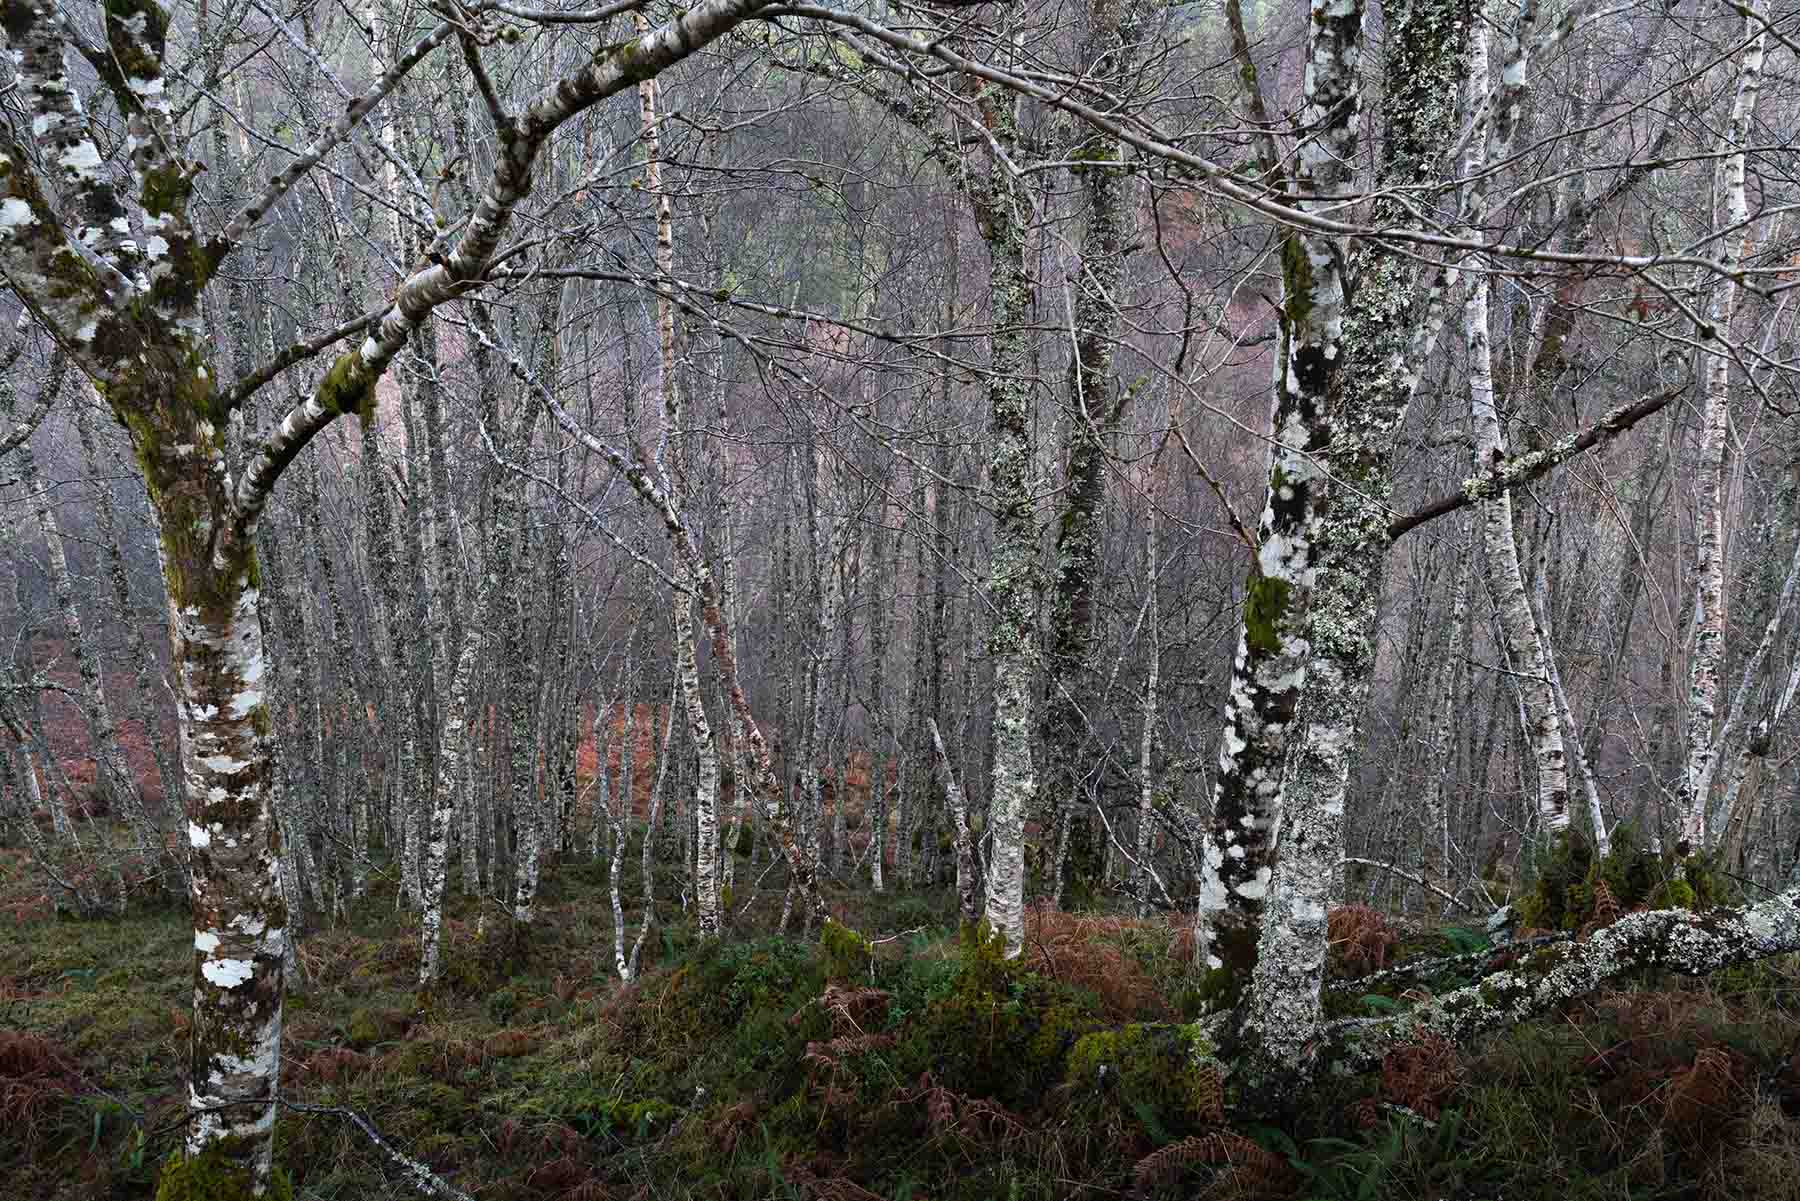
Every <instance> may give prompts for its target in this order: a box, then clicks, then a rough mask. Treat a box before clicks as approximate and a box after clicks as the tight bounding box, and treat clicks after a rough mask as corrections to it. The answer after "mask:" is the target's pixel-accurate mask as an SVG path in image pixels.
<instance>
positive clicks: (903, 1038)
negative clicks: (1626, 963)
mask: <svg viewBox="0 0 1800 1201" xmlns="http://www.w3.org/2000/svg"><path fill="white" fill-rule="evenodd" d="M628 862H630V863H633V864H635V862H636V855H635V853H633V854H631V855H630V857H629V858H628ZM741 874H742V873H741V872H740V875H741ZM667 883H668V884H670V885H673V883H674V881H673V878H671V879H670V880H669V881H667ZM630 885H631V887H630V892H631V894H632V895H635V894H636V892H637V884H636V880H635V873H634V874H633V877H632V878H631V880H630ZM36 890H37V884H36V881H35V879H34V877H33V876H32V874H31V872H30V868H29V866H28V865H27V864H25V863H24V861H23V859H22V858H21V857H20V856H19V855H17V854H16V853H15V852H0V899H4V900H5V901H6V902H7V903H8V907H7V908H6V910H5V913H6V914H7V916H4V917H0V1181H4V1185H3V1186H0V1193H3V1194H4V1195H5V1196H6V1197H7V1198H8V1199H9V1201H11V1199H13V1198H17V1199H18V1201H28V1199H30V1201H37V1199H46V1201H47V1199H51V1198H54V1199H57V1201H73V1199H76V1198H150V1197H152V1196H153V1195H154V1190H155V1178H156V1173H157V1168H158V1165H159V1164H160V1163H162V1162H163V1161H164V1160H165V1159H166V1158H167V1157H168V1156H169V1154H170V1153H171V1152H172V1151H173V1150H175V1148H176V1147H177V1145H178V1140H179V1135H180V1129H181V1125H180V1123H181V1117H182V1097H183V1090H182V1085H181V1072H182V1069H183V1063H184V1058H185V1031H186V1023H187V1016H186V1008H187V1004H188V998H189V992H190V989H189V986H188V983H187V970H188V964H189V947H190V945H191V943H190V939H191V934H190V932H189V930H188V927H187V920H186V917H185V915H184V914H182V913H180V912H178V911H175V910H168V909H163V910H148V911H144V912H133V913H132V914H130V915H128V916H127V917H125V918H123V919H91V920H80V921H77V920H71V919H56V918H52V917H51V916H49V915H48V913H47V912H45V911H44V909H43V908H42V907H38V908H35V909H34V908H33V907H31V906H30V905H29V904H27V903H26V902H25V900H21V898H28V897H29V895H30V894H32V893H33V892H34V891H36ZM672 891H673V889H672V887H671V888H670V889H669V890H667V891H665V893H664V895H670V894H671V893H672ZM831 899H832V901H833V904H834V907H835V908H836V909H837V911H838V912H839V913H840V915H841V916H842V918H843V919H844V922H845V925H846V926H848V927H850V928H851V929H854V930H856V931H858V932H860V934H861V935H862V936H863V939H866V940H867V941H863V940H859V939H853V938H851V937H850V936H849V935H848V931H844V932H839V933H834V935H833V937H832V938H831V939H829V940H828V941H827V943H826V944H825V945H824V946H820V945H818V944H817V943H816V942H814V943H804V942H801V941H799V940H798V939H797V938H793V937H788V938H783V937H778V936H773V935H771V934H770V933H769V932H768V931H767V929H766V928H759V927H758V926H757V924H756V923H757V921H758V920H763V921H765V922H766V921H767V920H768V919H767V918H762V917H761V916H760V915H761V914H762V913H763V911H764V910H765V909H768V910H772V909H774V908H775V907H776V906H778V905H779V893H774V894H772V895H771V896H770V897H769V903H768V904H766V905H761V906H757V907H755V908H753V911H752V915H751V919H750V920H749V921H748V923H746V924H745V925H741V926H740V928H739V929H738V930H737V931H736V932H735V933H734V935H733V936H732V937H731V938H730V939H729V940H727V941H725V942H722V943H714V944H711V945H708V946H698V945H696V943H695V940H694V938H693V936H692V934H691V932H690V930H689V929H688V928H687V927H685V926H682V925H679V924H675V925H671V926H669V927H668V928H667V929H666V930H665V931H664V932H662V933H661V934H659V935H658V936H656V937H654V938H653V939H652V942H651V944H650V946H649V947H648V948H647V949H646V957H647V958H648V959H652V960H653V962H652V963H650V964H649V970H648V971H647V972H646V973H645V975H644V978H643V979H642V980H641V981H640V982H639V983H637V984H636V985H634V986H632V987H629V988H620V987H619V986H618V985H617V984H616V982H615V981H614V979H613V973H612V970H611V961H612V948H611V939H612V929H611V914H610V906H609V903H608V901H607V898H606V891H605V873H604V871H603V870H602V868H601V867H599V866H598V865H591V864H587V863H576V864H564V865H562V866H560V867H555V868H552V869H550V870H549V871H548V872H547V873H546V881H545V890H544V894H543V906H542V921H541V923H540V925H539V927H538V928H536V929H535V930H534V931H533V934H532V937H531V939H530V942H529V943H528V944H526V945H521V944H519V943H518V942H517V941H516V940H514V939H512V938H500V937H492V936H490V937H482V936H481V935H479V934H478V932H477V931H478V926H479V924H480V923H479V918H480V913H479V909H478V907H477V905H476V904H475V903H474V902H473V901H468V900H457V901H456V902H455V903H454V904H453V905H452V908H451V913H450V917H449V924H448V928H447V935H446V943H447V954H448V962H449V965H450V969H451V970H450V973H449V975H448V977H447V979H446V981H445V983H444V984H443V985H442V986H441V987H439V988H438V989H436V990H435V991H434V992H433V994H432V995H431V996H430V997H429V998H421V997H419V996H418V995H417V994H416V993H415V991H414V989H413V986H412V985H413V973H414V971H415V969H416V950H415V944H416V938H415V935H416V931H415V930H413V929H412V928H411V927H410V925H409V924H408V923H407V922H406V920H405V919H404V918H402V917H399V916H396V914H395V906H394V904H393V896H392V893H391V886H390V890H389V891H387V892H385V893H383V892H380V891H377V892H376V893H375V894H373V895H371V896H370V897H369V898H368V900H367V901H366V903H364V904H363V905H362V906H361V907H360V908H359V909H358V911H357V912H356V913H355V915H354V916H353V920H352V921H350V922H349V923H348V924H346V925H344V926H340V927H334V928H328V929H324V930H320V931H317V932H315V933H314V934H312V935H311V936H310V937H309V938H308V939H307V941H306V942H305V944H304V949H303V950H302V952H301V963H302V967H303V973H302V978H301V979H300V980H299V981H297V982H295V984H294V985H293V987H292V989H291V991H290V994H289V1004H288V1011H287V1030H286V1044H285V1047H286V1049H285V1053H284V1054H285V1058H284V1067H283V1081H284V1094H285V1095H287V1096H289V1097H291V1098H294V1099H297V1100H301V1101H305V1102H309V1103H312V1104H319V1105H337V1106H345V1107H350V1108H354V1109H356V1110H358V1111H359V1112H361V1113H363V1114H365V1115H366V1116H367V1117H368V1118H369V1119H370V1120H371V1121H372V1122H373V1123H374V1124H375V1125H376V1126H377V1127H379V1128H380V1129H381V1130H382V1131H383V1132H384V1133H385V1134H386V1135H387V1136H388V1137H389V1138H390V1139H391V1140H392V1141H393V1142H395V1143H396V1144H397V1145H398V1146H400V1147H402V1148H403V1149H405V1150H407V1151H408V1152H409V1153H411V1154H413V1155H415V1156H417V1157H419V1158H421V1159H423V1160H425V1161H426V1162H428V1163H430V1164H431V1165H432V1166H433V1167H434V1168H435V1169H436V1170H437V1171H439V1172H440V1173H442V1174H443V1175H444V1176H445V1177H446V1178H447V1179H449V1180H451V1181H452V1182H453V1183H454V1184H455V1185H456V1186H457V1187H458V1188H461V1189H463V1190H464V1191H466V1192H468V1193H469V1194H471V1195H472V1196H475V1197H479V1198H483V1199H484V1201H485V1199H489V1198H493V1199H501V1201H510V1199H518V1201H539V1199H543V1201H553V1199H561V1198H571V1199H577V1201H580V1199H589V1198H605V1197H617V1198H628V1197H647V1198H664V1197H667V1198H696V1199H698V1198H727V1199H729V1198H745V1199H749V1198H758V1199H761V1198H769V1199H775V1198H808V1199H816V1198H846V1199H861V1198H870V1197H876V1198H892V1199H895V1201H899V1199H902V1198H924V1197H930V1198H941V1199H952V1201H954V1199H966V1201H977V1199H986V1198H1006V1199H1009V1201H1010V1199H1011V1198H1046V1199H1048V1198H1058V1199H1061V1198H1071V1197H1080V1198H1093V1199H1094V1201H1100V1199H1102V1198H1115V1197H1122V1196H1142V1197H1226V1196H1249V1195H1261V1196H1270V1197H1275V1196H1286V1197H1294V1198H1314V1197H1317V1198H1336V1197H1380V1198H1427V1197H1430V1198H1485V1197H1502V1196H1504V1197H1507V1198H1536V1197H1542V1198H1551V1197H1556V1198H1561V1197H1576V1198H1594V1199H1596V1201H1597V1199H1600V1198H1619V1199H1621V1201H1628V1199H1649V1198H1676V1197H1682V1198H1689V1197H1691V1198H1715V1197H1716V1198H1726V1197H1731V1198H1771V1199H1781V1198H1795V1199H1796V1201H1800V1116H1797V1115H1800V1023H1797V1022H1796V1020H1795V1018H1796V1013H1797V1011H1800V965H1796V964H1794V963H1790V962H1777V963H1774V964H1768V965H1762V966H1759V967H1756V968H1749V969H1742V970H1739V971H1735V972H1732V973H1727V974H1725V975H1724V976H1722V977H1720V978H1716V979H1714V980H1713V981H1710V982H1704V983H1691V982H1688V983H1680V982H1663V981H1654V982H1641V983H1640V984H1639V985H1637V986H1634V989H1633V990H1632V991H1624V992H1619V993H1616V994H1609V995H1607V996H1603V997H1598V998H1593V999H1591V1000H1590V1001H1588V1002H1586V1003H1584V1004H1582V1005H1579V1006H1575V1007H1573V1008H1571V1009H1570V1010H1569V1011H1568V1012H1566V1013H1563V1014H1560V1015H1556V1016H1555V1017H1553V1018H1551V1019H1547V1020H1545V1021H1542V1022H1540V1023H1536V1024H1533V1025H1531V1026H1528V1027H1523V1028H1521V1029H1519V1030H1516V1031H1513V1032H1511V1033H1509V1034H1507V1035H1505V1036H1502V1037H1497V1038H1494V1039H1491V1040H1488V1041H1487V1042H1485V1043H1483V1044H1481V1045H1479V1046H1477V1047H1474V1048H1471V1049H1469V1050H1468V1052H1467V1053H1466V1054H1465V1055H1464V1056H1463V1057H1461V1058H1460V1059H1445V1060H1442V1061H1437V1060H1430V1061H1429V1063H1430V1065H1431V1066H1430V1067H1429V1070H1428V1069H1427V1068H1422V1067H1420V1063H1422V1062H1427V1060H1429V1057H1427V1060H1421V1061H1419V1062H1411V1061H1408V1062H1401V1061H1398V1060H1396V1061H1394V1062H1391V1063H1390V1064H1389V1065H1388V1067H1387V1069H1386V1070H1385V1071H1384V1072H1382V1073H1379V1074H1371V1075H1370V1076H1367V1077H1363V1078H1359V1079H1352V1080H1342V1081H1333V1082H1331V1083H1330V1084H1329V1085H1326V1086H1322V1087H1319V1088H1317V1089H1316V1090H1314V1091H1313V1093H1311V1094H1309V1096H1308V1097H1307V1098H1305V1099H1303V1100H1302V1101H1301V1102H1300V1103H1299V1104H1298V1106H1297V1112H1296V1114H1295V1115H1294V1116H1293V1117H1291V1118H1290V1119H1287V1120H1285V1121H1284V1122H1283V1125H1282V1127H1281V1128H1280V1129H1276V1128H1273V1127H1267V1126H1256V1125H1250V1124H1245V1123H1242V1122H1240V1123H1239V1124H1238V1125H1237V1126H1235V1127H1231V1126H1225V1125H1222V1124H1221V1123H1220V1121H1219V1114H1218V1111H1217V1101H1218V1098H1217V1097H1216V1096H1215V1095H1214V1093H1215V1085H1214V1082H1213V1081H1211V1080H1210V1079H1209V1078H1208V1077H1207V1075H1206V1074H1205V1073H1204V1072H1201V1071H1198V1070H1197V1069H1196V1068H1195V1067H1194V1059H1193V1055H1192V1051H1193V1044H1192V1042H1191V1039H1190V1036H1189V1031H1188V1028H1187V1027H1186V1026H1184V1025H1183V1024H1182V1023H1184V1022H1185V1021H1187V1020H1188V1019H1191V1018H1192V1017H1194V1016H1195V1015H1196V1014H1197V1013H1198V1011H1199V1007H1200V1006H1201V1005H1202V1004H1203V1003H1204V1002H1203V1000H1202V990H1201V989H1199V988H1198V987H1197V986H1198V984H1199V981H1198V980H1197V979H1196V978H1195V976H1194V974H1193V973H1192V971H1191V970H1190V968H1189V965H1188V964H1187V963H1186V961H1185V959H1184V950H1185V940H1184V938H1183V936H1182V934H1181V930H1180V927H1179V925H1178V924H1170V923H1164V922H1159V921H1149V922H1139V921H1134V920H1131V919H1127V918H1122V917H1114V916H1104V915H1082V916H1075V915H1066V914H1044V913H1034V915H1033V917H1032V924H1031V926H1030V937H1029V939H1028V947H1027V954H1026V955H1025V956H1024V957H1023V959H1022V960H1021V961H1018V962H1015V963H1007V962H1005V961H1004V960H1002V959H1001V958H1000V957H999V955H998V954H997V951H996V948H995V947H994V945H993V944H992V943H987V942H983V941H982V940H981V939H980V938H979V937H978V936H976V935H974V934H972V933H967V932H965V933H963V934H961V935H958V934H956V933H953V932H952V924H953V922H954V920H955V899H954V896H953V894H952V892H951V891H950V890H947V889H945V890H936V891H931V892H919V893H898V894H893V893H890V894H889V895H887V896H885V897H880V898H877V897H872V896H869V895H868V894H866V893H864V892H849V891H842V892H838V893H834V894H833V895H832V898H831ZM498 917H499V915H498V913H497V912H496V913H494V915H493V920H490V922H489V923H488V927H487V928H488V930H489V931H495V930H499V929H502V928H503V927H502V926H501V925H500V923H499V922H498ZM902 932H907V933H902ZM895 935H899V936H898V937H895ZM1475 937H1476V936H1475V935H1473V934H1472V933H1470V932H1467V931H1462V930H1457V929H1454V928H1452V930H1450V931H1419V932H1414V933H1413V934H1412V935H1410V936H1409V937H1408V938H1407V939H1404V940H1403V941H1402V942H1401V944H1400V946H1399V948H1398V956H1399V957H1402V958H1404V957H1406V956H1407V955H1408V954H1409V953H1428V954H1438V953H1444V952H1448V951H1455V950H1457V949H1459V948H1460V947H1461V946H1463V945H1464V944H1466V943H1468V942H1469V941H1470V940H1471V939H1473V938H1475ZM1389 962H1390V963H1391V962H1392V959H1390V960H1389ZM1338 966H1339V968H1340V974H1341V975H1343V976H1346V977H1347V976H1349V975H1350V974H1351V970H1350V969H1349V968H1348V967H1346V965H1344V964H1342V963H1341V962H1340V963H1339V965H1338ZM1364 966H1365V967H1366V965H1364ZM1338 982H1339V983H1340V984H1346V985H1349V986H1350V987H1348V988H1347V989H1340V990H1339V991H1338V992H1337V993H1335V994H1334V996H1335V997H1336V998H1337V1002H1336V1003H1337V1005H1338V1006H1339V1008H1340V1011H1345V1010H1348V1011H1356V1012H1379V1011H1380V1009H1381V1008H1382V1007H1383V1006H1392V1005H1398V1004H1404V1003H1405V1001H1404V998H1403V994H1404V992H1405V990H1406V989H1407V988H1408V987H1416V986H1417V984H1418V982H1417V981H1411V982H1400V983H1392V984H1384V985H1382V986H1381V987H1379V988H1372V989H1366V990H1365V989H1359V988H1358V987H1356V986H1355V985H1354V982H1353V981H1350V980H1348V979H1341V980H1339V981H1338ZM1454 983H1456V980H1455V978H1454V973H1451V974H1448V975H1446V976H1445V977H1444V978H1442V979H1436V980H1433V981H1432V982H1431V983H1430V984H1429V985H1428V987H1433V988H1441V987H1447V986H1451V985H1453V984H1454ZM1226 1091H1227V1092H1228V1091H1229V1090H1228V1088H1227V1090H1226ZM1399 1106H1406V1107H1407V1108H1408V1109H1410V1110H1412V1111H1413V1112H1414V1113H1418V1114H1422V1115H1427V1117H1429V1118H1430V1121H1429V1122H1428V1121H1424V1120H1420V1119H1417V1118H1414V1117H1409V1116H1406V1115H1404V1114H1402V1113H1401V1112H1400V1110H1399V1108H1398V1107H1399ZM1431 1115H1435V1116H1431ZM276 1158H277V1162H278V1164H279V1165H280V1167H281V1168H282V1169H283V1170H284V1171H285V1173H286V1175H287V1177H288V1179H289V1180H291V1182H292V1186H293V1194H294V1196H295V1197H296V1198H318V1199H323V1198H350V1197H374V1196H404V1195H407V1194H406V1192H405V1190H404V1186H402V1185H401V1184H400V1183H399V1181H398V1178H397V1175H396V1174H395V1172H394V1170H393V1168H392V1166H391V1165H389V1164H388V1163H386V1162H385V1161H384V1160H383V1158H382V1157H381V1155H380V1154H379V1153H378V1152H377V1151H375V1149H374V1148H373V1147H372V1146H371V1145H370V1144H369V1143H368V1141H367V1140H366V1139H365V1138H364V1136H363V1135H362V1134H361V1133H359V1132H358V1131H357V1130H356V1129H355V1128H354V1127H353V1126H352V1125H350V1124H349V1123H348V1122H345V1121H344V1120H342V1119H340V1118H336V1117H330V1116H319V1115H308V1114H301V1113H297V1112H292V1111H284V1112H283V1113H282V1115H281V1118H280V1123H279V1128H278V1132H277V1149H276ZM1258 1190H1260V1191H1258Z"/></svg>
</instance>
